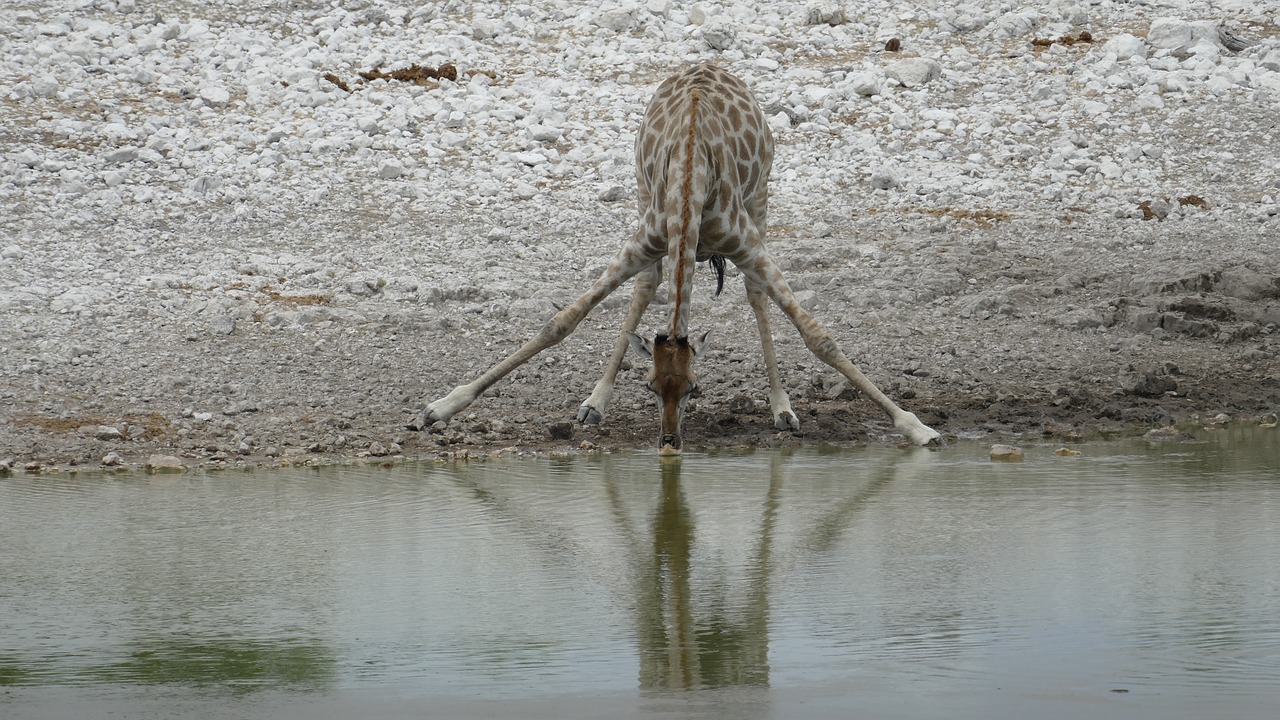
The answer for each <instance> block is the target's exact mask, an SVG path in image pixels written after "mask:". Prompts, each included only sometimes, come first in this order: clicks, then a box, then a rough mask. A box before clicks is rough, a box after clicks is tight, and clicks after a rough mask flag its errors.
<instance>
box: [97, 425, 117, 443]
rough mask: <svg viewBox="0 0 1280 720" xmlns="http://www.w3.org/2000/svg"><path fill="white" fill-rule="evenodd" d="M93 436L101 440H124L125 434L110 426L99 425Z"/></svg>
mask: <svg viewBox="0 0 1280 720" xmlns="http://www.w3.org/2000/svg"><path fill="white" fill-rule="evenodd" d="M93 436H94V437H95V438H97V439H99V440H123V439H124V433H122V432H120V428H117V427H112V426H110V425H99V426H98V427H97V429H96V430H95V431H94V433H93Z"/></svg>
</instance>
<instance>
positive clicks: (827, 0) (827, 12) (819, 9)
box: [804, 0, 849, 25]
mask: <svg viewBox="0 0 1280 720" xmlns="http://www.w3.org/2000/svg"><path fill="white" fill-rule="evenodd" d="M804 21H805V23H807V24H809V25H843V24H845V23H847V22H849V18H848V16H846V15H845V12H844V7H842V6H841V4H840V2H839V0H809V3H808V4H806V5H805V6H804Z"/></svg>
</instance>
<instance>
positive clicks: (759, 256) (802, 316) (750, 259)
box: [734, 237, 943, 447]
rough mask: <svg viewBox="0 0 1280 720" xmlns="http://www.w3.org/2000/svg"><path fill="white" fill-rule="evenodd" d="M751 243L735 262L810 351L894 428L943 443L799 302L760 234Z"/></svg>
mask: <svg viewBox="0 0 1280 720" xmlns="http://www.w3.org/2000/svg"><path fill="white" fill-rule="evenodd" d="M750 247H753V248H755V250H754V251H753V252H750V253H749V254H747V255H746V256H745V257H742V258H740V259H739V258H735V259H734V264H735V265H737V266H738V269H739V270H741V271H742V274H743V275H744V276H746V277H747V279H748V280H749V281H754V282H756V283H758V284H759V285H760V286H761V287H763V288H764V289H765V291H766V292H768V294H769V298H770V299H771V300H773V302H774V303H775V304H776V305H777V306H778V308H779V309H781V310H782V312H783V313H785V314H786V316H787V318H788V319H790V320H791V324H792V325H795V327H796V330H799V331H800V336H801V337H802V338H804V344H805V347H807V348H809V351H810V352H812V353H813V354H814V355H816V356H817V358H818V359H819V360H821V361H822V362H824V363H826V364H827V365H830V366H831V367H833V368H835V369H836V370H837V371H839V372H840V374H841V375H844V376H845V377H846V378H848V380H849V382H850V383H851V384H852V385H853V386H854V387H855V388H857V389H858V390H859V391H861V392H862V394H863V395H865V396H867V397H868V398H870V399H871V400H872V401H873V402H875V403H876V404H877V405H879V406H880V408H881V409H883V410H884V411H885V414H887V415H888V416H889V419H890V420H892V421H893V427H894V429H895V430H897V431H898V432H900V433H902V434H903V435H906V436H907V438H908V439H909V440H911V442H913V443H915V444H917V445H924V446H927V447H939V446H941V445H942V444H943V439H942V435H941V434H939V433H938V431H936V430H934V429H933V428H930V427H929V426H927V425H925V424H924V423H922V422H920V418H918V417H916V415H915V413H912V412H908V411H906V410H903V409H902V408H900V407H898V406H897V405H896V404H894V402H893V401H892V400H890V399H889V397H888V396H887V395H885V394H884V393H883V392H882V391H881V390H880V388H878V387H876V386H875V384H874V383H872V382H871V380H869V379H868V378H867V376H866V375H863V374H862V371H861V370H859V369H858V367H857V366H856V365H854V364H853V362H852V361H850V360H849V358H848V357H846V356H845V354H844V352H842V351H841V350H840V346H839V345H837V344H836V341H835V339H834V338H832V337H831V333H830V332H829V331H828V330H827V329H826V328H825V327H823V326H822V324H821V323H819V322H818V321H817V320H815V319H814V318H813V316H812V315H810V314H809V313H807V312H805V310H804V308H802V307H800V303H798V302H796V298H795V294H794V293H792V292H791V286H790V285H789V284H787V281H786V278H784V277H783V276H782V271H781V270H780V269H779V268H778V265H777V263H775V262H774V261H773V258H771V257H769V254H768V252H767V251H765V249H764V244H763V242H761V241H760V239H759V238H758V237H757V238H756V239H755V242H753V243H751V244H750ZM739 260H741V261H739Z"/></svg>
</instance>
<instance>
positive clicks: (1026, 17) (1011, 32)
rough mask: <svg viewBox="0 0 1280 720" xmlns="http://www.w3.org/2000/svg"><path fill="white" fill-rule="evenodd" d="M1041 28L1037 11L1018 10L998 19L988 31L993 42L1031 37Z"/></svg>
mask: <svg viewBox="0 0 1280 720" xmlns="http://www.w3.org/2000/svg"><path fill="white" fill-rule="evenodd" d="M1039 27H1040V15H1039V14H1038V13H1036V11H1035V10H1018V11H1015V12H1011V13H1007V14H1005V15H1002V16H1000V17H999V18H996V20H995V22H993V23H991V27H990V29H989V30H987V32H986V34H989V35H990V37H991V38H992V39H993V40H1009V39H1012V38H1016V37H1022V36H1023V35H1029V34H1031V33H1033V32H1035V31H1036V29H1037V28H1039Z"/></svg>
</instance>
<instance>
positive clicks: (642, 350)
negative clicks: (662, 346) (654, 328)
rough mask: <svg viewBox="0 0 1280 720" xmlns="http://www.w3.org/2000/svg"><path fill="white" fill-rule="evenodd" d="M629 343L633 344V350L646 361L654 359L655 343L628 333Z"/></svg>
mask: <svg viewBox="0 0 1280 720" xmlns="http://www.w3.org/2000/svg"><path fill="white" fill-rule="evenodd" d="M627 342H629V343H631V349H632V350H635V351H636V353H638V354H639V355H641V356H643V357H645V358H646V359H649V360H652V359H653V341H652V340H647V339H645V338H642V337H640V336H639V335H637V334H635V333H633V332H629V333H627Z"/></svg>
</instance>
